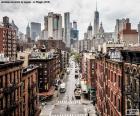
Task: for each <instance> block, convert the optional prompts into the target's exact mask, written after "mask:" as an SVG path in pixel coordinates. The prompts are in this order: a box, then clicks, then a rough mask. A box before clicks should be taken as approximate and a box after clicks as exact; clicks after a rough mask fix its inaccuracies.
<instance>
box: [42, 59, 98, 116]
mask: <svg viewBox="0 0 140 116" xmlns="http://www.w3.org/2000/svg"><path fill="white" fill-rule="evenodd" d="M58 82H59V83H58V89H56V91H55V94H54V96H53V98H52V99H51V100H48V101H44V102H42V104H41V109H42V112H41V114H40V116H96V112H95V107H94V105H93V104H92V102H91V101H89V100H87V99H85V98H84V96H83V93H82V90H81V74H80V72H79V66H78V64H77V63H76V62H75V61H74V59H73V57H71V58H70V59H69V67H67V70H66V73H65V74H64V77H63V79H60V80H58Z"/></svg>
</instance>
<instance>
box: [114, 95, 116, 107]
mask: <svg viewBox="0 0 140 116" xmlns="http://www.w3.org/2000/svg"><path fill="white" fill-rule="evenodd" d="M114 103H115V106H116V95H115V96H114Z"/></svg>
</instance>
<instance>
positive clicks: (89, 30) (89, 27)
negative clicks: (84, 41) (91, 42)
mask: <svg viewBox="0 0 140 116" xmlns="http://www.w3.org/2000/svg"><path fill="white" fill-rule="evenodd" d="M87 34H88V35H87V36H88V39H92V25H91V23H90V25H89V26H88V29H87Z"/></svg>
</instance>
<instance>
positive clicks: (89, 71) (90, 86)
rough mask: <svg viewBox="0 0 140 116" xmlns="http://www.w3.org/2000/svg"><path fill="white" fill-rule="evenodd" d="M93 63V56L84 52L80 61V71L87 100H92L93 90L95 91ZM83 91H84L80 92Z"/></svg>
mask: <svg viewBox="0 0 140 116" xmlns="http://www.w3.org/2000/svg"><path fill="white" fill-rule="evenodd" d="M94 61H95V54H94V53H89V52H84V53H82V59H81V64H82V66H81V71H82V80H84V81H85V85H86V86H87V93H85V94H87V95H86V96H87V98H88V99H92V98H93V97H95V96H96V95H95V89H96V80H95V76H94ZM82 91H84V90H82Z"/></svg>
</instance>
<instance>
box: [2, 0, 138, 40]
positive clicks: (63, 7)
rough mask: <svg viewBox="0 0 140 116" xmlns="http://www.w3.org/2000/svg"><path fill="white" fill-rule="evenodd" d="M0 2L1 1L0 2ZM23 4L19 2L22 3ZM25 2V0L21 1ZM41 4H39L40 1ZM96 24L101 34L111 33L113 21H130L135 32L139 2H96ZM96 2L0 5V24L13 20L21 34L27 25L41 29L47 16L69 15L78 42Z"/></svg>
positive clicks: (75, 0) (71, 0) (61, 0)
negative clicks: (68, 13)
mask: <svg viewBox="0 0 140 116" xmlns="http://www.w3.org/2000/svg"><path fill="white" fill-rule="evenodd" d="M0 1H2V0H0ZM22 1H23V0H22ZM24 1H27V0H24ZM42 1H43V0H42ZM97 3H98V11H99V13H100V22H101V21H102V23H103V27H104V30H105V31H106V32H107V31H114V26H115V22H116V19H117V18H127V17H128V18H130V21H131V22H132V27H133V28H137V24H138V23H139V21H140V0H97ZM95 9H96V0H50V3H45V4H37V3H36V4H33V3H32V4H2V3H0V21H2V17H3V16H8V17H9V18H10V20H12V19H13V20H14V21H15V24H16V25H17V26H18V27H19V30H20V31H21V32H23V33H25V30H26V26H27V24H28V22H33V21H34V22H40V23H41V24H42V29H43V28H44V21H43V20H44V16H45V15H47V14H48V12H50V11H51V12H56V13H61V14H62V16H63V13H64V12H70V13H71V15H70V17H71V21H73V20H75V21H77V23H78V29H79V30H80V39H83V33H84V32H86V30H87V27H88V25H89V23H90V22H91V24H92V25H93V21H94V11H95Z"/></svg>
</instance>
